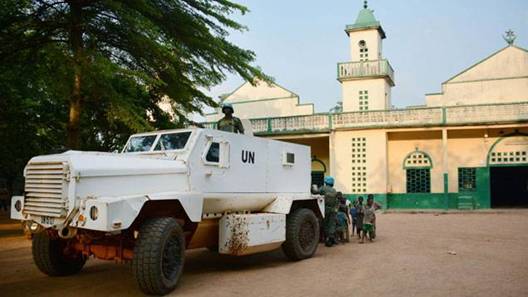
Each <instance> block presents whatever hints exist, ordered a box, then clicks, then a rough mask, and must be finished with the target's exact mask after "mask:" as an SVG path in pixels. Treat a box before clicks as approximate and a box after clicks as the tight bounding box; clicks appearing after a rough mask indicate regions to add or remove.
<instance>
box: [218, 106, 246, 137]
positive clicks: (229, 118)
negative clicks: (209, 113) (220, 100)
mask: <svg viewBox="0 0 528 297" xmlns="http://www.w3.org/2000/svg"><path fill="white" fill-rule="evenodd" d="M234 112H235V110H234V109H233V105H231V104H230V103H224V104H222V113H224V117H223V118H222V119H220V121H218V124H217V129H218V130H221V131H226V132H232V133H240V134H244V126H243V125H242V121H240V119H239V118H237V117H235V116H233V113H234Z"/></svg>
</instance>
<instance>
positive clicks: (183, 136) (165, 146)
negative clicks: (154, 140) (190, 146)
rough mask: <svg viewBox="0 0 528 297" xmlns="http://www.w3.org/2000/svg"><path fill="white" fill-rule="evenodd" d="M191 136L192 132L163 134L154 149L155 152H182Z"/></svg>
mask: <svg viewBox="0 0 528 297" xmlns="http://www.w3.org/2000/svg"><path fill="white" fill-rule="evenodd" d="M190 136H191V132H180V133H171V134H163V135H161V136H160V138H159V140H158V144H157V145H156V147H155V148H154V150H155V151H171V150H181V149H183V148H184V147H185V144H187V140H189V137H190Z"/></svg>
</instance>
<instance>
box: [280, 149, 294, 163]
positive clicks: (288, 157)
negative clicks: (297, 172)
mask: <svg viewBox="0 0 528 297" xmlns="http://www.w3.org/2000/svg"><path fill="white" fill-rule="evenodd" d="M282 164H283V165H289V166H292V165H293V164H295V154H294V153H288V152H285V153H284V154H283V156H282Z"/></svg>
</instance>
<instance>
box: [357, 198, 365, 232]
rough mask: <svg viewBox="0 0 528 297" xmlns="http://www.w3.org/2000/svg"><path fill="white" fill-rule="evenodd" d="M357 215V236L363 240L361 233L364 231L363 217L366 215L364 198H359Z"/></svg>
mask: <svg viewBox="0 0 528 297" xmlns="http://www.w3.org/2000/svg"><path fill="white" fill-rule="evenodd" d="M356 213H357V214H356V215H357V225H356V229H357V236H358V238H359V239H361V231H362V230H363V216H364V215H365V207H364V206H363V197H361V196H359V197H358V200H357V203H356Z"/></svg>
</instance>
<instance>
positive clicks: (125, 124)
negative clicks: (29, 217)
mask: <svg viewBox="0 0 528 297" xmlns="http://www.w3.org/2000/svg"><path fill="white" fill-rule="evenodd" d="M246 12H247V9H246V8H245V7H244V6H241V5H238V4H236V3H233V2H231V1H227V0H157V1H152V0H119V1H118V0H114V1H103V0H68V1H58V0H39V1H37V0H33V1H31V0H3V1H1V2H0V137H1V139H2V143H6V144H5V145H2V146H1V148H0V156H1V158H0V166H1V168H2V171H3V172H2V171H0V176H1V175H5V176H12V175H14V174H15V173H14V172H21V169H22V167H23V164H24V163H25V162H26V161H27V159H28V158H29V157H31V156H33V155H37V154H42V153H49V152H52V151H56V150H60V149H64V143H65V139H66V135H67V134H71V133H72V130H71V129H69V125H75V123H74V122H72V115H71V113H70V109H71V108H77V111H79V112H80V123H79V124H78V127H77V129H78V131H79V132H78V135H75V137H77V138H78V139H80V148H81V149H90V150H106V151H112V150H115V149H118V148H119V147H120V146H121V145H122V144H123V143H124V141H125V139H126V138H127V137H128V136H129V135H130V134H131V133H133V132H139V131H145V130H152V129H160V128H161V129H162V128H174V127H178V126H181V125H184V124H185V123H186V118H185V116H186V115H187V114H189V113H193V112H201V110H202V108H203V107H204V106H215V102H214V101H213V100H212V98H210V97H209V96H207V95H206V94H205V93H204V91H203V90H207V89H209V88H210V87H212V86H214V85H217V84H219V83H221V82H222V81H223V80H224V79H225V77H226V74H227V73H229V72H234V73H237V74H238V75H240V76H241V77H243V78H244V79H246V80H250V81H251V80H253V79H254V78H255V77H258V78H263V79H265V80H269V78H268V77H266V76H265V75H264V74H263V73H262V72H261V71H260V70H259V69H258V68H256V67H254V66H252V65H251V63H252V62H253V61H254V59H255V55H254V53H253V52H251V51H248V50H245V49H241V48H239V47H237V46H236V45H234V44H232V43H230V42H229V41H228V40H227V37H228V35H229V32H230V31H233V30H245V29H246V28H245V27H244V26H242V25H241V24H239V23H237V22H235V21H233V20H232V19H231V18H230V17H231V16H232V15H233V14H236V13H241V14H244V13H246ZM75 79H78V81H79V82H80V84H79V85H76V84H75V83H74V81H75ZM77 87H78V90H79V92H80V100H79V101H80V105H79V107H75V106H74V104H73V103H72V102H74V101H75V100H74V98H75V90H76V88H77ZM162 100H167V101H168V102H169V103H170V105H171V106H172V107H173V111H172V112H173V113H174V115H175V117H174V118H173V117H171V115H170V114H168V113H167V112H166V111H164V110H161V109H160V107H159V105H158V103H160V102H161V101H162ZM72 106H73V107H72ZM72 123H73V124H72ZM69 136H71V135H69ZM13 160H15V162H13ZM10 168H12V169H10Z"/></svg>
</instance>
